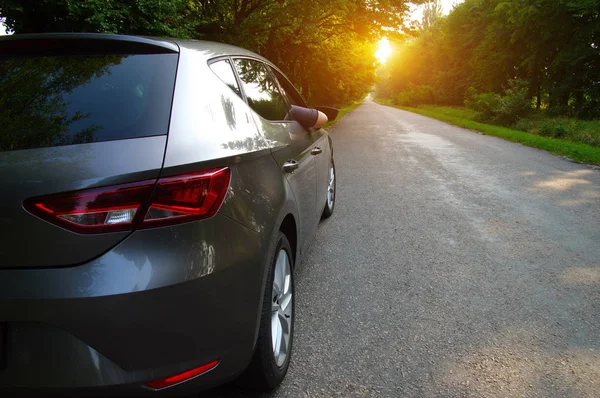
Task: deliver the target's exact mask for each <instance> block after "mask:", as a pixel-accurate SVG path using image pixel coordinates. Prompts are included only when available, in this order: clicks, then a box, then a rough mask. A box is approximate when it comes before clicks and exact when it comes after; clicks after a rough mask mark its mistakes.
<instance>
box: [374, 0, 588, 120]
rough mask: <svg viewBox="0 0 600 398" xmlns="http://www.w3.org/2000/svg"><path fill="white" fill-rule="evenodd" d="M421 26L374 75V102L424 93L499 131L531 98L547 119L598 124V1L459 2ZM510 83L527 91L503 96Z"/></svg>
mask: <svg viewBox="0 0 600 398" xmlns="http://www.w3.org/2000/svg"><path fill="white" fill-rule="evenodd" d="M425 25H426V26H427V27H426V29H422V30H421V31H420V34H419V36H418V37H417V38H415V39H414V40H412V41H410V42H408V43H405V44H403V45H401V46H399V48H398V51H395V53H394V56H393V57H392V59H390V60H389V61H388V64H387V65H386V67H385V68H384V70H383V71H380V72H379V81H380V86H379V87H378V89H377V96H378V98H387V99H390V100H395V99H397V98H398V96H399V95H403V94H404V93H406V92H407V91H410V90H409V89H408V87H411V86H429V87H433V88H434V89H435V94H436V95H435V96H434V97H433V99H432V102H431V103H432V104H436V105H462V104H463V103H465V101H467V103H468V104H469V106H472V107H475V108H476V109H478V110H480V111H481V112H482V114H483V116H484V117H485V118H486V119H488V120H492V119H494V120H496V121H503V123H511V122H514V121H515V120H518V119H519V118H521V117H523V116H524V114H526V110H527V109H528V108H529V107H530V106H531V105H532V104H530V103H529V99H530V98H535V107H536V108H537V110H542V109H547V110H549V111H550V112H551V113H552V114H554V115H565V116H575V117H579V118H586V119H591V118H598V117H600V84H598V82H600V45H599V43H600V0H511V1H508V0H465V1H464V2H463V3H461V4H459V5H458V6H457V7H456V8H455V9H454V10H453V11H452V12H451V13H450V15H448V16H447V17H446V18H443V19H441V20H439V21H438V22H437V23H435V24H430V23H426V24H425ZM511 80H513V81H514V80H516V81H526V82H528V83H527V84H526V85H525V86H520V87H518V89H517V88H513V87H509V90H512V92H510V93H507V92H505V90H504V88H505V87H507V86H510V84H511V83H510V82H511ZM470 87H473V90H476V91H477V93H480V97H478V98H474V96H473V92H472V91H469V88H470ZM411 90H414V89H411ZM525 91H526V92H525ZM481 93H483V94H481ZM494 94H495V95H494ZM408 97H409V99H410V96H408ZM402 98H403V99H406V96H403V97H402ZM406 103H410V101H408V102H406ZM521 111H522V112H523V113H522V112H521Z"/></svg>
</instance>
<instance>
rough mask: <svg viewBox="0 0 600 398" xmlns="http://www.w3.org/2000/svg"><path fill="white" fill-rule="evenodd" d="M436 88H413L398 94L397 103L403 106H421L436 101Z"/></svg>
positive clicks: (410, 87)
mask: <svg viewBox="0 0 600 398" xmlns="http://www.w3.org/2000/svg"><path fill="white" fill-rule="evenodd" d="M434 91H435V90H434V88H433V87H431V86H413V85H409V87H408V89H407V90H405V91H402V92H401V93H400V94H398V97H397V99H396V103H397V104H398V105H402V106H419V105H424V104H431V103H432V102H433V101H434Z"/></svg>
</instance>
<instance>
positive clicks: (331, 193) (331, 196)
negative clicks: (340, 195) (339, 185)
mask: <svg viewBox="0 0 600 398" xmlns="http://www.w3.org/2000/svg"><path fill="white" fill-rule="evenodd" d="M334 200H335V171H334V168H333V165H332V166H331V167H329V186H328V187H327V207H329V209H332V208H333V201H334Z"/></svg>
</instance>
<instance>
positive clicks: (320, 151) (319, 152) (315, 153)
mask: <svg viewBox="0 0 600 398" xmlns="http://www.w3.org/2000/svg"><path fill="white" fill-rule="evenodd" d="M322 153H323V150H322V149H321V148H319V147H318V146H316V147H314V148H313V149H312V151H310V154H311V155H313V156H314V155H320V154H322Z"/></svg>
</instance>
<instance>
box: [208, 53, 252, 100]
mask: <svg viewBox="0 0 600 398" xmlns="http://www.w3.org/2000/svg"><path fill="white" fill-rule="evenodd" d="M221 61H229V66H230V67H231V70H232V71H233V76H234V78H235V82H236V83H237V85H238V88H239V89H240V95H238V93H236V92H235V91H234V90H233V89H232V88H231V87H229V86H227V83H225V82H224V81H223V79H221V78H220V77H219V75H217V74H216V73H215V71H214V70H212V68H211V67H210V66H211V65H212V64H215V63H217V62H221ZM207 64H208V68H209V69H210V71H211V72H212V73H213V74H214V75H215V76H216V77H217V78H218V79H219V80H220V81H221V82H222V83H223V84H224V85H226V86H227V88H228V89H230V90H231V91H232V92H233V93H234V94H235V95H236V96H238V97H240V96H241V98H242V101H244V102H245V103H246V104H248V97H246V92H245V91H244V87H243V86H242V81H241V80H240V77H239V75H238V73H237V70H236V69H235V64H234V63H233V59H232V58H231V57H230V56H229V55H224V56H221V57H216V58H211V59H209V60H208V61H207Z"/></svg>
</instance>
